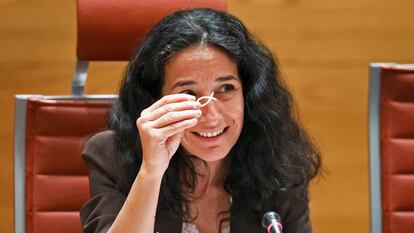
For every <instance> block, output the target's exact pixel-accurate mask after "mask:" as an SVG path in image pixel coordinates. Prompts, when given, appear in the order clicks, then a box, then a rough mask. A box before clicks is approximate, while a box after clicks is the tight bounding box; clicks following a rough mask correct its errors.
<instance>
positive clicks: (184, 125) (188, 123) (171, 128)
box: [158, 118, 197, 138]
mask: <svg viewBox="0 0 414 233" xmlns="http://www.w3.org/2000/svg"><path fill="white" fill-rule="evenodd" d="M196 124H197V118H191V119H187V120H183V121H179V122H177V123H173V124H170V125H168V126H166V127H163V128H161V129H158V130H159V133H160V135H163V136H164V138H169V137H171V136H174V135H176V134H179V133H182V132H183V131H184V130H186V129H189V128H191V127H194V126H195V125H196Z"/></svg>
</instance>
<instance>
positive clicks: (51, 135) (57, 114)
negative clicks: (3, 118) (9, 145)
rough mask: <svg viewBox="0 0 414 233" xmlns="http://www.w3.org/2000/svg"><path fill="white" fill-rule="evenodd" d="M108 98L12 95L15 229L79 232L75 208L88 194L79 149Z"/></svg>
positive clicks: (99, 123)
mask: <svg viewBox="0 0 414 233" xmlns="http://www.w3.org/2000/svg"><path fill="white" fill-rule="evenodd" d="M113 99H114V97H113V98H111V97H110V96H108V97H102V98H101V99H99V98H98V97H97V96H95V97H93V99H90V100H88V99H86V98H83V99H62V98H60V97H50V96H49V97H46V96H22V95H18V96H16V112H15V114H16V118H15V119H16V121H15V124H16V127H18V128H19V129H18V130H16V131H15V150H16V153H15V215H16V216H15V217H16V218H15V232H16V233H17V232H27V233H38V232H39V233H40V232H42V233H49V232H60V233H74V232H81V226H80V220H79V209H80V207H81V206H82V204H83V203H84V202H85V201H86V200H87V199H88V197H89V191H88V190H89V182H88V174H87V170H86V167H85V165H84V164H83V161H82V159H81V151H82V148H83V145H84V143H85V141H86V140H87V139H88V137H89V136H90V135H92V134H94V133H95V132H97V131H99V130H102V129H104V128H105V122H106V119H107V118H108V113H109V109H110V106H111V105H112V101H113ZM24 220H25V221H24Z"/></svg>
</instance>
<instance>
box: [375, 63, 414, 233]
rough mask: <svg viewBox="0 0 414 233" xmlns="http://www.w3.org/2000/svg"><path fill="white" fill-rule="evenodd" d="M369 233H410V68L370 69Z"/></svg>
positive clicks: (413, 172) (413, 95)
mask: <svg viewBox="0 0 414 233" xmlns="http://www.w3.org/2000/svg"><path fill="white" fill-rule="evenodd" d="M370 76H371V77H370V109H369V115H370V123H369V130H370V199H371V203H370V204H371V233H412V232H414V65H398V64H371V74H370Z"/></svg>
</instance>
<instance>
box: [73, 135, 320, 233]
mask: <svg viewBox="0 0 414 233" xmlns="http://www.w3.org/2000/svg"><path fill="white" fill-rule="evenodd" d="M114 136H115V133H114V132H112V131H105V132H101V133H98V134H97V135H95V136H93V137H92V138H91V139H89V141H88V142H87V144H86V146H85V148H84V150H83V153H82V156H83V159H84V160H85V163H86V165H87V166H88V168H89V181H90V193H91V198H90V199H89V200H88V201H87V202H86V203H85V204H84V206H83V207H82V209H81V210H80V218H81V222H82V227H83V232H84V233H98V232H99V233H104V232H107V231H108V229H109V228H110V226H111V225H112V223H113V222H114V220H115V218H116V216H117V214H118V212H119V211H120V209H121V207H122V205H123V204H124V202H125V200H126V196H125V194H123V193H122V191H121V190H119V188H117V185H116V183H117V182H116V181H117V180H120V179H122V172H123V170H122V169H120V167H119V165H117V164H118V163H117V162H116V159H117V158H116V155H117V153H116V151H115V146H114V144H115V143H114ZM161 192H162V190H161ZM234 202H235V200H233V206H234V205H235V203H234ZM277 212H278V214H279V215H280V217H281V219H282V224H283V232H284V233H311V232H312V227H311V223H310V220H309V208H308V201H306V200H298V201H296V202H294V203H293V204H292V205H290V206H289V207H288V208H284V209H278V210H277ZM181 230H182V220H180V219H177V218H176V217H174V216H173V215H172V214H171V213H170V212H169V211H168V210H158V211H157V213H156V218H155V228H154V232H159V233H181ZM230 231H231V232H232V233H264V232H266V230H265V229H264V228H263V227H262V226H261V225H260V224H259V223H257V221H255V218H254V216H253V215H252V214H251V213H241V212H236V211H235V210H234V209H233V208H232V210H231V220H230Z"/></svg>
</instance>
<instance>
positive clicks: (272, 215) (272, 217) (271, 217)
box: [262, 211, 280, 228]
mask: <svg viewBox="0 0 414 233" xmlns="http://www.w3.org/2000/svg"><path fill="white" fill-rule="evenodd" d="M273 221H276V222H278V223H280V216H279V215H278V214H277V213H276V212H273V211H269V212H267V213H265V214H264V215H263V218H262V226H263V227H264V228H267V227H268V226H269V225H270V224H271V223H272V222H273Z"/></svg>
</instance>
